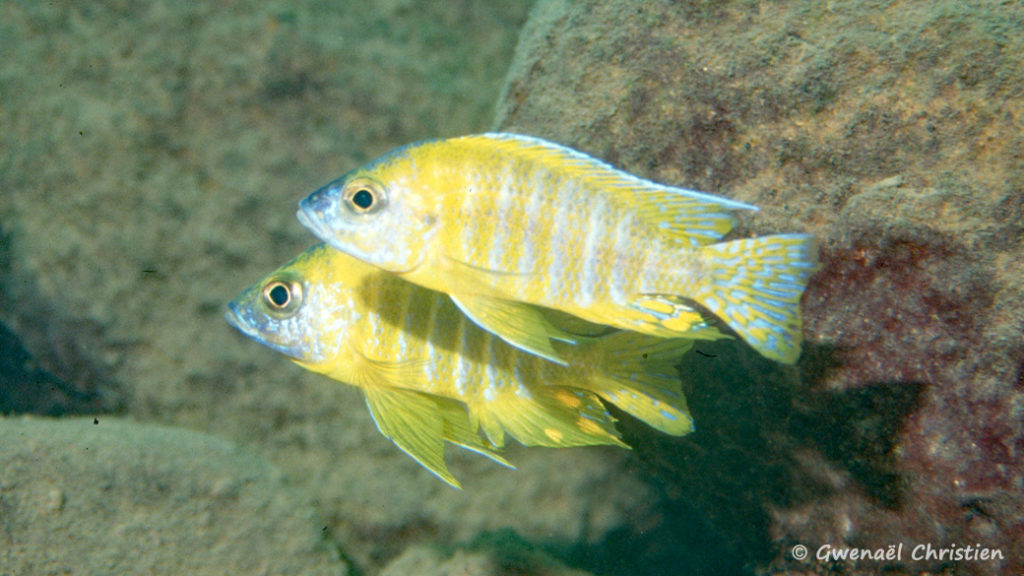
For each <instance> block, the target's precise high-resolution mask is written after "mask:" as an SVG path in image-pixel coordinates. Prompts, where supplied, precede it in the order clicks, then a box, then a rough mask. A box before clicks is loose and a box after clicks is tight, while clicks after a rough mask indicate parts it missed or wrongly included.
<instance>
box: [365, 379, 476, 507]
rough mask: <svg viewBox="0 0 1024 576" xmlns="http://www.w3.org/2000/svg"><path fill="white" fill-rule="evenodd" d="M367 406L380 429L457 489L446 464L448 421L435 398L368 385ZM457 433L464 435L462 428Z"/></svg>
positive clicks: (456, 481)
mask: <svg viewBox="0 0 1024 576" xmlns="http://www.w3.org/2000/svg"><path fill="white" fill-rule="evenodd" d="M363 392H364V393H365V394H366V405H367V407H369V409H370V414H371V415H372V416H373V421H374V422H375V423H376V424H377V429H378V430H380V433H381V434H383V435H384V437H385V438H388V439H390V440H391V441H392V442H394V443H395V445H396V446H398V447H399V448H401V449H402V450H403V451H404V452H405V453H406V454H408V455H409V456H412V458H413V460H416V461H417V462H419V463H420V464H421V465H423V467H424V468H426V469H427V470H430V471H431V472H433V473H434V474H435V475H437V477H438V478H440V479H441V480H444V481H445V482H447V483H448V484H450V485H452V486H453V487H455V488H461V486H460V485H459V481H458V480H456V479H455V477H454V476H452V474H451V472H449V471H448V467H447V466H445V463H444V434H445V421H444V418H443V417H442V415H441V411H440V410H438V406H437V404H436V403H435V401H434V399H433V398H431V397H430V396H427V395H426V394H421V393H419V392H413V391H412V390H400V389H394V388H378V387H373V386H371V387H366V388H364V389H363ZM455 434H456V435H458V436H462V435H463V434H464V432H463V431H461V430H458V431H456V432H455Z"/></svg>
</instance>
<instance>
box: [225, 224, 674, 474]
mask: <svg viewBox="0 0 1024 576" xmlns="http://www.w3.org/2000/svg"><path fill="white" fill-rule="evenodd" d="M539 313H542V314H547V315H549V320H550V321H551V322H553V323H555V324H557V325H558V326H560V327H561V328H562V329H564V330H566V331H567V332H570V333H572V334H573V335H574V336H575V341H576V343H575V344H574V345H569V344H563V343H559V342H555V343H554V345H555V346H558V347H559V352H560V353H561V354H563V355H564V358H565V360H566V362H565V364H564V365H563V364H557V363H553V362H549V361H547V360H545V359H543V358H540V357H538V356H535V355H532V354H529V353H526V352H523V351H521V350H519V349H518V348H515V347H513V346H511V345H509V344H507V343H505V342H504V341H503V340H501V339H500V338H497V337H495V336H493V335H491V334H490V333H488V332H486V331H484V330H482V329H480V328H478V327H477V326H476V325H475V324H474V323H473V322H472V321H471V320H469V319H468V318H467V317H466V316H465V315H463V314H462V313H461V311H460V310H459V309H458V308H457V307H456V306H455V304H454V303H453V302H452V301H451V299H450V298H448V297H447V296H446V295H444V294H441V293H438V292H434V291H431V290H428V289H425V288H421V287H419V286H416V285H414V284H411V283H409V282H406V281H405V280H402V279H401V278H399V277H397V276H395V275H393V274H390V273H388V272H384V271H382V270H380V269H379V268H376V267H374V266H371V265H369V264H365V263H363V262H361V261H359V260H357V259H355V258H353V257H351V256H348V255H346V254H343V253H341V252H338V251H336V250H333V249H330V248H328V247H327V246H325V245H324V244H318V245H315V246H313V247H312V248H310V249H308V250H307V251H306V252H304V253H302V254H300V255H299V256H298V257H296V258H295V259H294V260H292V261H291V262H289V263H288V264H286V265H285V266H283V267H281V268H280V269H278V270H276V271H275V272H273V273H272V274H270V275H269V276H267V277H266V278H264V279H263V280H261V281H259V282H257V283H256V284H254V285H252V286H251V287H249V288H248V289H246V290H245V291H243V292H242V293H241V294H240V295H239V296H238V297H237V298H236V299H235V300H233V301H232V302H231V303H230V304H228V311H227V314H226V319H227V321H228V323H229V324H231V325H232V326H234V327H235V328H237V329H238V330H240V331H241V332H242V333H243V334H245V335H246V336H248V337H249V338H251V339H253V340H255V341H257V342H259V343H261V344H263V345H265V346H268V347H270V348H272V349H274V350H276V351H278V352H280V353H282V354H284V355H285V356H287V357H288V358H290V359H291V360H292V361H294V362H295V363H297V364H299V365H300V366H302V367H304V368H306V369H308V370H311V371H313V372H317V373H320V374H323V375H325V376H328V377H330V378H333V379H335V380H338V381H341V382H344V383H347V384H350V385H353V386H355V387H357V388H359V389H360V390H361V391H362V393H363V395H364V396H365V399H366V404H367V406H368V407H369V409H370V413H371V415H372V416H373V420H374V422H375V423H376V425H377V428H378V429H379V430H380V432H381V434H383V435H384V436H385V437H387V438H389V439H390V440H391V441H392V442H394V443H395V445H397V446H398V447H399V448H400V449H402V450H403V451H405V452H406V453H407V454H408V455H409V456H411V457H412V458H413V459H415V460H416V461H417V462H419V463H420V464H421V465H423V466H424V467H425V468H426V469H427V470H429V471H430V472H432V473H434V474H435V475H436V476H437V477H439V478H440V479H442V480H444V481H445V482H447V483H448V484H450V485H451V486H454V487H456V488H458V487H459V486H460V485H459V482H458V481H457V480H456V479H455V477H454V476H453V475H452V474H451V472H450V471H449V470H448V468H447V466H446V465H445V461H444V446H445V443H446V442H448V443H451V444H455V445H458V446H461V447H463V448H466V449H469V450H471V451H474V452H477V453H479V454H482V455H484V456H487V457H489V458H491V459H492V460H494V461H496V462H498V463H500V464H503V465H505V466H508V467H512V465H511V464H510V463H509V462H508V461H506V460H505V459H504V458H502V456H501V455H500V454H499V451H500V449H501V448H502V447H503V446H504V444H505V440H506V436H510V437H512V438H514V439H515V440H517V441H519V442H520V443H522V444H524V445H526V446H549V447H570V446H587V445H601V444H610V445H616V446H622V447H627V446H626V444H624V443H623V442H622V440H621V437H620V435H619V433H618V431H617V430H616V429H615V425H614V423H615V418H613V417H612V416H611V415H610V414H609V413H608V410H607V409H606V407H605V405H604V404H603V402H611V403H614V404H615V405H617V406H618V407H619V408H621V409H622V410H624V411H625V412H627V413H629V414H632V415H633V416H635V417H637V418H638V419H640V420H642V421H644V422H646V423H647V424H649V425H650V426H652V427H654V428H656V429H658V430H660V431H662V432H665V433H667V434H672V435H683V434H687V433H689V432H691V431H692V430H693V420H692V419H691V417H690V413H689V411H688V409H687V406H686V400H685V398H684V396H683V394H682V392H681V390H680V381H679V376H678V372H677V369H676V366H677V363H678V360H679V359H680V357H681V356H682V354H683V353H685V352H686V351H687V350H689V348H690V347H691V346H692V343H691V340H689V339H661V338H655V337H651V336H645V335H643V334H638V333H634V332H628V331H617V330H609V329H608V328H606V327H600V326H596V325H593V324H589V323H586V322H583V321H580V320H578V319H575V318H572V317H570V316H568V315H562V314H558V313H556V312H552V311H539ZM481 431H482V432H483V436H481Z"/></svg>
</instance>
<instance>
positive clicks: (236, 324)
mask: <svg viewBox="0 0 1024 576" xmlns="http://www.w3.org/2000/svg"><path fill="white" fill-rule="evenodd" d="M224 320H226V321H227V323H228V324H230V325H231V327H232V328H234V329H235V330H238V331H239V332H241V333H242V334H245V335H246V336H248V337H249V338H252V339H253V340H259V338H258V335H257V333H256V329H255V328H253V327H252V326H251V325H250V324H248V323H247V322H246V321H245V320H242V316H241V315H240V314H239V313H238V308H237V307H235V303H234V302H231V303H230V304H228V309H227V311H226V312H224Z"/></svg>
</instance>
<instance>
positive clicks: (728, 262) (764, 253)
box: [695, 234, 817, 364]
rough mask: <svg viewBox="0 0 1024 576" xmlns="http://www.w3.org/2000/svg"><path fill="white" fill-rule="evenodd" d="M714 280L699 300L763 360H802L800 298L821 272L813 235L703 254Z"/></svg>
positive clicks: (712, 248) (737, 244)
mask: <svg viewBox="0 0 1024 576" xmlns="http://www.w3.org/2000/svg"><path fill="white" fill-rule="evenodd" d="M700 250H701V259H702V260H703V262H704V265H705V267H706V269H707V270H708V271H709V275H710V278H709V280H708V281H707V282H706V283H705V284H704V285H703V286H702V288H701V290H700V292H699V293H698V294H697V295H696V296H695V300H696V301H697V302H699V303H700V304H701V305H703V306H704V307H706V308H707V309H708V310H710V311H711V312H713V313H714V314H715V316H718V317H719V318H721V319H722V320H724V321H725V322H726V324H728V325H729V327H730V328H732V329H733V330H735V331H736V332H737V333H738V334H739V335H740V336H741V337H742V338H743V339H744V340H745V341H746V342H747V343H748V344H750V345H751V346H752V347H753V348H754V349H755V350H757V351H758V352H759V353H760V354H761V355H762V356H764V357H766V358H770V359H772V360H777V361H779V362H784V363H786V364H792V363H794V362H796V359H797V357H799V356H800V342H801V340H802V333H801V329H802V324H801V320H800V296H801V295H802V294H803V291H804V288H806V287H807V281H808V279H809V278H810V277H811V274H813V273H814V271H815V270H816V269H817V245H816V243H815V241H814V237H813V236H809V235H806V234H780V235H777V236H765V237H762V238H751V239H747V240H734V241H732V242H723V243H720V244H711V245H709V246H704V247H702V248H701V249H700Z"/></svg>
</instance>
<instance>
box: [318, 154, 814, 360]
mask: <svg viewBox="0 0 1024 576" xmlns="http://www.w3.org/2000/svg"><path fill="white" fill-rule="evenodd" d="M743 210H756V207H754V206H751V205H748V204H743V203H740V202H735V201H732V200H728V199H725V198H718V197H715V196H711V195H708V194H703V193H699V192H695V191H692V190H685V189H681V188H672V187H668V186H663V185H660V184H656V183H654V182H651V181H648V180H644V179H641V178H638V177H636V176H632V175H630V174H627V173H625V172H622V171H620V170H616V169H614V168H612V167H611V166H609V165H607V164H605V163H603V162H600V161H598V160H595V159H593V158H591V157H589V156H587V155H585V154H582V153H580V152H577V151H574V150H571V149H569V148H565V147H562V146H559V145H556V144H553V143H550V142H546V141H543V140H539V139H536V138H529V137H525V136H517V135H511V134H484V135H479V136H467V137H463V138H454V139H450V140H438V141H430V142H424V143H421V144H415V145H411V146H407V147H405V148H400V149H398V150H396V151H393V152H392V153H390V154H388V155H385V156H384V157H382V158H380V159H378V160H376V161H374V162H372V163H371V164H369V165H368V166H366V167H364V168H361V169H358V170H355V171H353V172H351V173H349V174H346V175H345V176H343V177H342V178H340V179H338V180H337V181H335V182H332V183H330V184H328V185H327V186H325V187H323V188H321V189H320V190H318V191H316V192H314V193H313V194H311V195H310V196H309V197H308V198H306V199H305V200H303V201H302V202H301V203H300V210H299V219H300V221H302V222H303V224H305V225H306V226H307V227H308V228H310V229H311V230H312V231H313V232H314V233H315V234H316V235H317V236H318V237H320V238H321V239H322V240H324V241H325V242H327V243H329V244H330V245H331V246H333V247H335V248H337V249H339V250H341V251H343V252H346V253H348V254H351V255H353V256H355V257H357V258H359V259H361V260H364V261H366V262H368V263H371V264H374V265H376V266H379V267H381V268H384V269H386V270H389V271H392V272H395V273H398V274H401V275H402V276H403V277H404V278H405V279H407V280H409V281H411V282H414V283H417V284H420V285H421V286H424V287H427V288H431V289H434V290H438V291H441V292H445V293H447V294H449V295H451V297H452V298H453V299H454V300H455V301H456V303H457V304H458V305H459V306H460V308H462V310H463V311H464V312H465V313H466V314H467V315H469V316H470V317H471V318H472V319H473V320H474V321H476V322H477V323H478V324H479V325H481V326H483V327H484V328H486V329H488V330H490V331H491V332H493V333H495V334H498V335H500V336H501V337H502V338H504V339H506V340H507V341H509V342H510V343H512V344H514V345H516V346H518V347H520V348H522V349H524V350H528V351H530V352H533V353H535V354H538V355H540V356H542V357H545V358H548V359H551V360H554V361H556V362H563V363H564V358H562V357H561V355H560V354H558V353H557V351H555V350H554V346H553V345H552V344H551V342H552V341H559V340H561V341H570V342H571V341H572V338H571V335H568V334H566V333H565V332H564V331H561V330H559V329H558V327H556V326H552V325H551V324H550V323H549V322H547V321H545V319H544V318H543V317H542V315H540V314H538V312H537V311H536V309H535V308H532V307H531V306H541V307H545V308H552V309H556V310H560V311H563V312H566V313H569V314H572V315H574V316H577V317H579V318H582V319H584V320H587V321H590V322H596V323H600V324H607V325H609V326H613V327H616V328H620V329H627V330H633V331H637V332H641V333H645V334H650V335H655V336H659V337H686V338H707V339H714V338H719V337H723V334H722V332H721V331H720V330H719V329H718V327H717V324H718V322H716V321H715V318H718V319H721V320H723V321H724V322H725V323H726V324H727V325H728V326H729V327H730V328H732V329H733V330H735V331H736V332H737V333H738V334H739V335H740V336H742V337H743V338H744V339H746V340H747V342H749V343H750V344H751V345H753V346H754V347H755V348H756V349H757V350H758V351H759V352H761V353H762V354H764V355H765V356H767V357H769V358H773V359H776V360H780V361H783V362H793V361H795V359H796V357H797V356H798V355H799V350H800V340H801V334H800V330H801V327H800V310H799V299H800V295H801V294H802V292H803V289H804V287H805V285H806V282H807V280H808V278H809V276H810V274H811V273H812V272H813V270H814V268H815V258H816V254H815V248H814V243H813V239H812V238H811V237H809V236H806V235H798V234H794V235H779V236H769V237H765V238H758V239H755V240H742V241H736V242H726V243H716V242H717V241H718V240H720V239H721V238H722V236H724V235H725V234H726V233H728V232H729V230H730V229H731V228H732V226H733V223H734V218H735V213H736V212H738V211H743ZM708 312H710V314H709V313H708Z"/></svg>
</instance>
